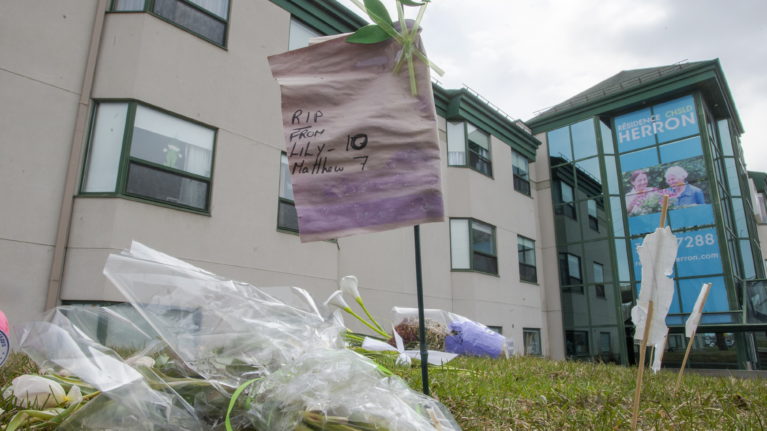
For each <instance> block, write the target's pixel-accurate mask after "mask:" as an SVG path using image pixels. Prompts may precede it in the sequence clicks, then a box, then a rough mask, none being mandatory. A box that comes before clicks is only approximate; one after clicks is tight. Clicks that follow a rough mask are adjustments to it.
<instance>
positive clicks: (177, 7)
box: [154, 0, 226, 45]
mask: <svg viewBox="0 0 767 431" xmlns="http://www.w3.org/2000/svg"><path fill="white" fill-rule="evenodd" d="M154 12H155V13H156V14H157V15H159V16H161V17H163V18H165V19H167V20H169V21H171V22H174V23H176V24H178V25H180V26H181V27H184V28H186V29H188V30H190V31H192V32H194V33H197V34H199V35H200V36H202V37H204V38H206V39H208V40H210V41H212V42H215V43H217V44H219V45H223V44H224V41H225V38H226V23H224V22H221V21H219V20H218V19H216V18H214V17H212V16H210V15H208V14H206V13H205V12H202V11H200V10H198V9H197V8H194V7H192V6H190V5H188V4H186V3H184V2H182V1H180V0H155V2H154Z"/></svg>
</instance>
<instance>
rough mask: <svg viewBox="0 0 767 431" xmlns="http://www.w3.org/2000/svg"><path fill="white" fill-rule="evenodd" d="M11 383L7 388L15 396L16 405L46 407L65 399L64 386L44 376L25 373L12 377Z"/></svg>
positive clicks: (60, 402)
mask: <svg viewBox="0 0 767 431" xmlns="http://www.w3.org/2000/svg"><path fill="white" fill-rule="evenodd" d="M12 383H13V385H12V386H11V388H9V389H10V390H11V394H12V395H13V396H14V397H15V400H14V403H15V404H16V407H22V408H37V409H47V408H51V407H56V406H58V405H61V404H62V403H64V401H66V395H65V393H64V388H62V387H61V385H60V384H58V383H57V382H54V381H53V380H49V379H46V378H45V377H40V376H33V375H29V374H25V375H23V376H19V377H16V378H15V379H13V382H12ZM75 386H77V385H75Z"/></svg>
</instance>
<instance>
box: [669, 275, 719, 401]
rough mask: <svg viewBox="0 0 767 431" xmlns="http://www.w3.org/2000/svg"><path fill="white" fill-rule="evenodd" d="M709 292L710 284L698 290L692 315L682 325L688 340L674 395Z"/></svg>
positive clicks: (680, 380)
mask: <svg viewBox="0 0 767 431" xmlns="http://www.w3.org/2000/svg"><path fill="white" fill-rule="evenodd" d="M710 291H711V283H705V284H704V285H703V286H702V287H701V288H700V293H699V294H698V299H697V300H696V301H695V305H694V306H693V307H692V313H690V317H688V318H687V322H685V324H684V335H686V336H687V338H689V341H687V350H686V351H685V352H684V359H683V360H682V366H681V367H680V368H679V376H678V377H677V378H676V386H675V387H674V393H676V391H678V390H679V385H680V384H681V383H682V375H683V374H684V367H685V365H687V359H689V357H690V351H691V350H692V345H693V344H694V343H693V341H694V340H695V333H696V332H697V331H698V323H699V322H700V318H701V316H702V315H703V306H704V305H706V299H707V298H708V293H709V292H710Z"/></svg>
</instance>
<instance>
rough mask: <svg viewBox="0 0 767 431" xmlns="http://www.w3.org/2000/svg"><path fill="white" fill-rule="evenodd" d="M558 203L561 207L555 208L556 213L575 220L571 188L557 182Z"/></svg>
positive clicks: (568, 185) (573, 197)
mask: <svg viewBox="0 0 767 431" xmlns="http://www.w3.org/2000/svg"><path fill="white" fill-rule="evenodd" d="M559 203H560V204H561V205H559V206H557V208H556V213H557V214H564V215H566V216H567V217H570V218H571V219H573V220H576V215H575V195H574V193H573V186H571V185H570V184H567V183H566V182H564V181H560V182H559Z"/></svg>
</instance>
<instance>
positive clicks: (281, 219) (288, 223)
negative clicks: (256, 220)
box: [277, 201, 298, 232]
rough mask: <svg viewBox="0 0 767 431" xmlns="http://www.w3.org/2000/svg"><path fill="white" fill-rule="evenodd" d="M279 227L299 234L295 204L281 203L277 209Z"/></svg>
mask: <svg viewBox="0 0 767 431" xmlns="http://www.w3.org/2000/svg"><path fill="white" fill-rule="evenodd" d="M277 227H279V228H280V229H287V230H292V231H296V232H298V213H296V206H295V204H292V203H289V202H285V201H280V202H279V206H278V209H277Z"/></svg>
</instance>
